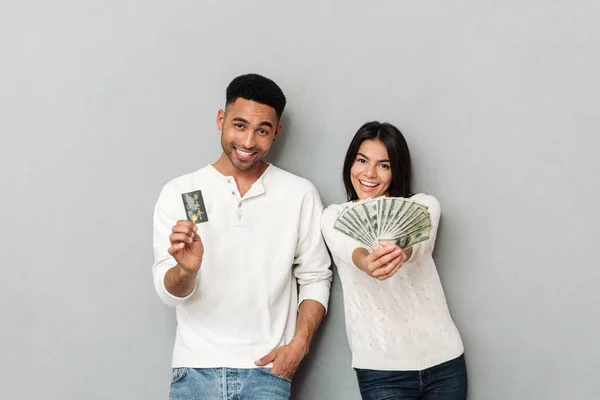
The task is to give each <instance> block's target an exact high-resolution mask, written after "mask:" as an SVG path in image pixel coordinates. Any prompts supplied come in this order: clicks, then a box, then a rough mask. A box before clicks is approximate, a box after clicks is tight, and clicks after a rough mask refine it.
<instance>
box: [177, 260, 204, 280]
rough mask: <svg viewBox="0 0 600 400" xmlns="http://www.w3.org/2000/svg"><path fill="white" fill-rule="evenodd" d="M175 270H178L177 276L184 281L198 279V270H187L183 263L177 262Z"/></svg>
mask: <svg viewBox="0 0 600 400" xmlns="http://www.w3.org/2000/svg"><path fill="white" fill-rule="evenodd" d="M175 271H176V272H177V278H178V279H179V280H180V281H182V282H185V281H193V280H195V279H196V276H197V275H198V272H189V271H186V270H185V269H184V268H183V267H182V266H181V265H179V264H177V265H176V269H175Z"/></svg>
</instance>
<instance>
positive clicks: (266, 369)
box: [259, 368, 292, 384]
mask: <svg viewBox="0 0 600 400" xmlns="http://www.w3.org/2000/svg"><path fill="white" fill-rule="evenodd" d="M259 370H261V371H262V372H263V373H265V374H267V375H269V376H272V377H274V378H278V379H281V380H282V381H284V382H287V383H289V384H291V383H292V380H291V379H290V378H286V377H285V376H281V375H277V374H274V373H272V372H271V369H270V368H259Z"/></svg>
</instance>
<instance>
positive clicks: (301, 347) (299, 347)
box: [290, 335, 310, 357]
mask: <svg viewBox="0 0 600 400" xmlns="http://www.w3.org/2000/svg"><path fill="white" fill-rule="evenodd" d="M290 347H292V348H293V349H295V350H296V351H298V352H299V353H301V354H302V356H303V357H304V356H306V355H307V354H308V351H309V349H310V340H309V338H308V336H305V335H296V336H294V337H293V338H292V340H291V341H290Z"/></svg>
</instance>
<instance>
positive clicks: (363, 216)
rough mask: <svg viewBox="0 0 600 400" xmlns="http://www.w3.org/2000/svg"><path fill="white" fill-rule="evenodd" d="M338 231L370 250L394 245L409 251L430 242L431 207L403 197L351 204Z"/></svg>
mask: <svg viewBox="0 0 600 400" xmlns="http://www.w3.org/2000/svg"><path fill="white" fill-rule="evenodd" d="M334 228H335V229H337V230H339V231H341V232H343V233H345V234H346V235H348V236H350V237H352V238H354V239H356V240H358V241H359V242H361V243H363V244H364V245H365V246H368V247H369V248H371V247H373V246H376V247H379V243H380V242H391V243H395V244H397V245H398V246H399V247H400V248H402V249H405V248H407V247H410V246H412V245H414V244H416V243H419V242H422V241H424V240H427V239H429V232H430V230H431V218H430V215H429V212H428V211H427V206H425V205H423V204H419V203H416V202H414V201H411V200H409V199H405V198H402V197H377V198H375V199H366V200H359V201H357V202H355V203H350V204H349V205H348V206H347V207H346V208H345V209H344V210H343V211H342V212H341V213H340V215H339V216H338V217H337V220H336V221H335V224H334Z"/></svg>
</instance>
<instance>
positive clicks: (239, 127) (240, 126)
mask: <svg viewBox="0 0 600 400" xmlns="http://www.w3.org/2000/svg"><path fill="white" fill-rule="evenodd" d="M233 126H235V127H236V128H238V129H243V128H244V125H242V124H234V125H233Z"/></svg>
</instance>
